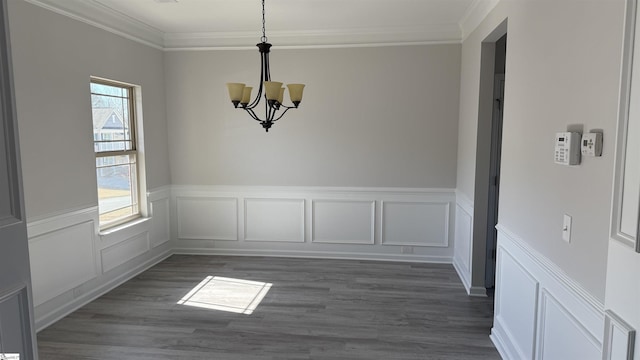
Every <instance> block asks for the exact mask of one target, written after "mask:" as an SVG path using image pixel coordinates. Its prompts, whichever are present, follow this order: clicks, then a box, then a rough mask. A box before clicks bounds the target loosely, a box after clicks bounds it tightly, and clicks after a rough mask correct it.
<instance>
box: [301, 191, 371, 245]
mask: <svg viewBox="0 0 640 360" xmlns="http://www.w3.org/2000/svg"><path fill="white" fill-rule="evenodd" d="M311 217H312V225H311V226H312V237H311V241H312V242H315V243H331V244H369V245H373V244H374V242H375V221H376V220H375V217H376V203H375V201H368V200H364V201H359V200H358V201H356V200H314V201H313V203H312V214H311Z"/></svg>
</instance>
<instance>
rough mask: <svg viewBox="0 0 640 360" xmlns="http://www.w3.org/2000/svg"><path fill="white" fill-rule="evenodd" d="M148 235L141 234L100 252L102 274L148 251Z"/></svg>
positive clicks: (146, 233) (145, 233)
mask: <svg viewBox="0 0 640 360" xmlns="http://www.w3.org/2000/svg"><path fill="white" fill-rule="evenodd" d="M149 249H150V246H149V233H148V232H143V233H141V234H138V235H136V236H135V237H133V238H131V239H128V240H127V241H123V242H120V243H118V244H116V245H113V246H110V247H108V248H106V249H103V250H100V255H101V256H102V272H105V273H106V272H107V271H110V270H113V269H115V268H116V267H118V266H120V265H122V264H124V263H126V262H127V261H130V260H133V259H135V258H136V257H138V256H140V255H142V254H144V253H146V252H147V251H149Z"/></svg>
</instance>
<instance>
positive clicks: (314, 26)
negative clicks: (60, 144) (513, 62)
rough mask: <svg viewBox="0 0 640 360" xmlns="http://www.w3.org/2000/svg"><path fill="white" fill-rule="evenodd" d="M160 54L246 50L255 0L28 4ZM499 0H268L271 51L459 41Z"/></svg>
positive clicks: (257, 23) (257, 17) (257, 19)
mask: <svg viewBox="0 0 640 360" xmlns="http://www.w3.org/2000/svg"><path fill="white" fill-rule="evenodd" d="M27 1H29V2H31V3H34V4H36V5H39V6H43V7H45V8H47V9H49V10H53V11H56V12H58V13H61V14H64V15H67V16H70V17H72V18H75V19H78V20H81V21H84V22H87V23H90V24H92V25H96V26H98V27H101V28H104V29H106V30H109V31H112V32H114V33H118V34H120V35H123V36H126V37H128V38H132V39H134V40H137V41H141V42H144V43H146V44H148V45H152V46H154V47H158V48H162V49H165V50H175V49H191V48H224V49H227V48H252V47H253V46H254V45H255V44H256V43H258V42H259V40H260V36H261V35H262V30H261V26H262V14H261V13H262V5H261V2H260V0H178V1H175V0H27ZM497 1H498V0H266V5H265V6H266V29H267V37H268V38H269V41H270V42H271V43H273V44H274V46H280V47H283V46H285V47H318V46H359V45H378V44H404V43H438V42H448V43H451V42H460V41H461V40H462V39H463V38H464V37H465V36H466V35H467V34H468V33H469V32H471V31H472V30H473V29H474V28H475V27H476V26H477V24H478V23H479V22H480V21H481V20H482V18H483V17H484V16H485V15H486V14H487V13H488V12H489V11H490V10H491V9H492V8H493V6H495V4H496V3H497Z"/></svg>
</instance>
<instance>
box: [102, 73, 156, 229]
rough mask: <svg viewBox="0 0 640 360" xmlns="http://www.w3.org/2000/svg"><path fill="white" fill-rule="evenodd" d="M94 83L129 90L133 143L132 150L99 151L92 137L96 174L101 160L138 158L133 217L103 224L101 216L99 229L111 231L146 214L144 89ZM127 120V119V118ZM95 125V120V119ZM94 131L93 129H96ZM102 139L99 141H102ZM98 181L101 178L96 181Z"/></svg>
mask: <svg viewBox="0 0 640 360" xmlns="http://www.w3.org/2000/svg"><path fill="white" fill-rule="evenodd" d="M90 82H91V83H95V84H101V85H107V86H115V87H120V88H125V89H127V90H128V99H129V109H128V111H129V124H128V126H129V131H130V134H131V136H130V138H131V139H130V141H131V149H126V150H110V151H100V152H98V151H96V150H95V148H96V147H95V144H96V138H95V135H94V134H92V138H93V144H94V145H93V148H94V154H95V158H96V161H95V163H94V165H95V166H96V174H97V171H98V165H97V160H98V159H99V158H105V157H115V156H122V155H128V156H130V157H134V160H133V161H135V170H136V171H135V175H134V176H135V181H132V183H131V187H132V188H131V192H132V193H134V194H135V197H134V202H135V204H134V205H132V209H133V210H134V211H133V214H131V215H127V216H122V217H119V218H117V219H114V220H110V221H103V220H101V217H100V215H98V222H99V229H100V231H104V230H107V229H109V230H110V231H111V229H113V228H114V227H116V226H118V225H123V224H126V223H129V222H132V221H135V220H137V219H139V218H141V217H143V216H145V215H146V210H147V207H146V186H145V183H146V181H145V172H144V153H143V144H142V141H141V140H142V110H141V109H142V106H141V105H142V100H141V88H140V86H137V85H133V84H128V83H124V82H119V81H114V80H109V79H105V78H98V77H91V81H90ZM90 94H91V95H93V92H92V91H91V90H90ZM91 108H92V117H93V104H92V105H91ZM123 120H124V119H123ZM92 122H93V119H92ZM92 128H93V127H92ZM98 140H99V139H98ZM96 180H97V179H96ZM98 191H99V190H98V184H97V183H96V193H97V196H98V202H99V201H100V195H99V193H98Z"/></svg>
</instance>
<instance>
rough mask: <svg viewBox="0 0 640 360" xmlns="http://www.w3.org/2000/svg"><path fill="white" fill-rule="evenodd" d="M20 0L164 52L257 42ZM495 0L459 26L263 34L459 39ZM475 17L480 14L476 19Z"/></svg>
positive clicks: (71, 1) (333, 42) (379, 40)
mask: <svg viewBox="0 0 640 360" xmlns="http://www.w3.org/2000/svg"><path fill="white" fill-rule="evenodd" d="M25 1H27V2H29V3H31V4H34V5H37V6H40V7H42V8H45V9H47V10H50V11H53V12H55V13H58V14H61V15H64V16H67V17H69V18H72V19H75V20H78V21H81V22H83V23H86V24H89V25H92V26H95V27H97V28H100V29H103V30H106V31H108V32H111V33H113V34H116V35H119V36H122V37H125V38H127V39H130V40H133V41H137V42H139V43H142V44H145V45H147V46H150V47H153V48H156V49H160V50H165V51H183V50H232V49H243V50H244V49H254V44H255V43H257V42H258V41H259V34H256V33H254V32H221V33H211V32H200V33H163V32H162V31H160V30H159V29H156V28H154V27H152V26H150V25H148V24H146V23H143V22H141V21H139V20H136V19H134V18H132V17H130V16H128V15H126V14H124V13H121V12H118V11H116V10H114V9H112V8H110V7H108V6H104V5H103V4H101V3H99V2H97V1H95V0H65V1H60V0H25ZM497 1H498V0H475V1H474V3H473V4H472V5H471V6H470V7H469V9H468V10H467V13H466V14H465V17H464V18H463V20H464V21H465V24H464V26H463V24H462V23H460V24H439V25H432V26H421V27H405V28H371V29H331V30H316V31H280V32H277V31H274V32H270V33H269V37H270V39H271V40H272V42H273V43H275V44H277V45H278V47H279V48H292V49H293V48H330V47H339V48H343V47H369V46H393V45H424V44H451V43H461V41H462V39H463V35H464V34H466V32H465V30H467V29H470V28H471V27H470V25H473V24H475V25H473V28H475V26H477V25H478V24H479V23H480V21H482V19H483V18H484V16H486V14H487V13H488V12H489V11H490V10H491V9H492V8H493V6H495V3H497ZM485 3H492V4H493V5H487V4H485ZM482 14H484V15H482ZM479 16H480V17H481V18H479V19H478V17H479ZM467 24H469V25H467ZM467 31H468V30H467ZM471 31H472V30H471Z"/></svg>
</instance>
